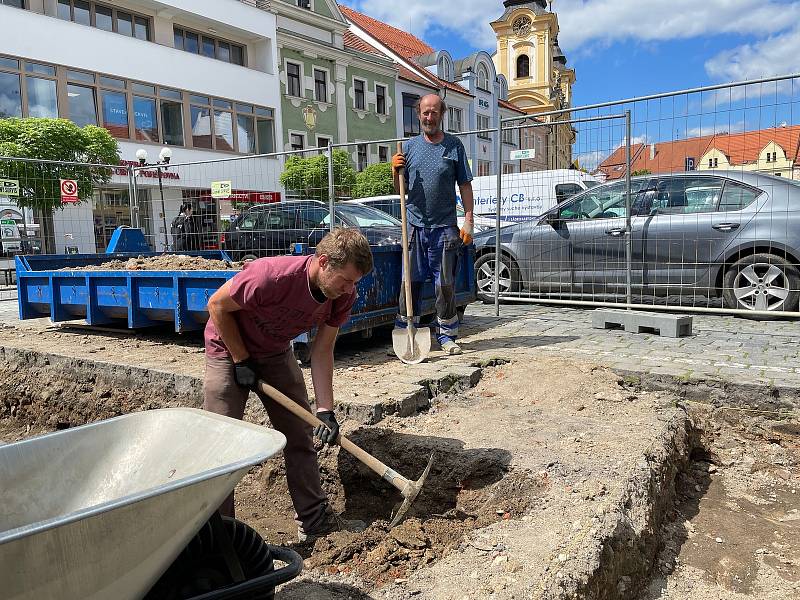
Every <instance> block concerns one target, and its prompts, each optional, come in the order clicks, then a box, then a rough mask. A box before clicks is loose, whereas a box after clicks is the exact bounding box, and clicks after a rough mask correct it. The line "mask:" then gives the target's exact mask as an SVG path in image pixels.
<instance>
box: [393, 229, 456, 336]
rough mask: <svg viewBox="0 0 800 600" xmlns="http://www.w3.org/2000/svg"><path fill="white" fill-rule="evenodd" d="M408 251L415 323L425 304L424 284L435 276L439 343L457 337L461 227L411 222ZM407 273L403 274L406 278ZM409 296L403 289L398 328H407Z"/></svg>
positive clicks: (417, 321)
mask: <svg viewBox="0 0 800 600" xmlns="http://www.w3.org/2000/svg"><path fill="white" fill-rule="evenodd" d="M408 234H409V238H410V239H409V254H410V258H411V306H412V308H413V314H414V324H415V325H416V324H418V323H419V314H420V309H421V307H422V306H421V305H422V302H421V300H422V287H423V284H424V283H425V281H427V280H428V279H432V280H433V283H434V286H435V289H436V337H437V339H438V340H439V343H440V344H441V343H443V342H445V341H447V340H448V339H450V340H455V339H456V337H457V336H458V312H457V310H456V289H455V279H456V269H457V268H458V255H459V252H460V251H461V246H462V242H461V238H460V237H459V229H458V227H456V226H455V225H453V226H449V227H417V226H415V225H409V227H408ZM405 277H406V275H405V273H403V278H404V279H405ZM407 322H408V318H407V317H406V297H405V293H404V291H403V289H402V288H401V290H400V312H399V314H398V315H397V318H396V319H395V327H398V328H401V329H402V328H405V327H406V326H407Z"/></svg>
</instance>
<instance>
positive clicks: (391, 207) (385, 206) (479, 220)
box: [347, 194, 512, 233]
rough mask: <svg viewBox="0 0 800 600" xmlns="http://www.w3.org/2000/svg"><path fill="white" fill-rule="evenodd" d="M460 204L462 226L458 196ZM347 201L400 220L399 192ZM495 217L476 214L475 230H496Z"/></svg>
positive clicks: (505, 223)
mask: <svg viewBox="0 0 800 600" xmlns="http://www.w3.org/2000/svg"><path fill="white" fill-rule="evenodd" d="M457 201H458V204H457V205H456V218H457V220H458V226H459V227H461V226H462V225H463V224H464V207H463V206H462V205H461V198H457ZM347 202H357V203H358V204H363V205H364V206H370V207H372V208H377V209H378V210H382V211H383V212H385V213H387V214H389V215H392V216H393V217H394V218H395V219H398V220H400V195H399V194H392V195H389V196H372V197H370V198H357V199H355V200H347ZM495 222H496V221H495V219H493V218H490V217H479V216H477V215H476V216H475V232H476V233H479V232H481V231H487V230H489V229H491V230H492V231H494V229H495ZM511 224H512V223H511V222H510V221H500V227H505V226H506V225H511Z"/></svg>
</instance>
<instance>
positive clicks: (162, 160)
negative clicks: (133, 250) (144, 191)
mask: <svg viewBox="0 0 800 600" xmlns="http://www.w3.org/2000/svg"><path fill="white" fill-rule="evenodd" d="M171 158H172V150H170V149H169V148H167V147H166V146H165V147H164V148H162V149H161V152H159V153H158V162H155V163H150V164H148V163H147V150H145V149H144V148H139V149H138V150H137V151H136V160H138V161H139V166H140V167H155V168H156V172H157V173H158V193H159V194H160V195H161V220H162V223H163V225H164V250H166V249H167V248H168V247H169V238H168V237H167V235H168V233H167V209H166V207H165V206H164V186H163V185H162V183H161V169H167V168H168V167H167V165H169V161H170V159H171Z"/></svg>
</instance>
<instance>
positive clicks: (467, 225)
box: [458, 219, 475, 245]
mask: <svg viewBox="0 0 800 600" xmlns="http://www.w3.org/2000/svg"><path fill="white" fill-rule="evenodd" d="M474 231H475V224H474V223H473V222H472V221H467V220H466V219H464V224H463V225H462V226H461V231H459V232H458V235H459V237H460V238H461V241H462V242H464V244H465V245H466V244H471V243H472V233H473V232H474Z"/></svg>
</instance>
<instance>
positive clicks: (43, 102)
mask: <svg viewBox="0 0 800 600" xmlns="http://www.w3.org/2000/svg"><path fill="white" fill-rule="evenodd" d="M25 81H26V88H27V91H28V115H27V116H29V117H47V118H50V119H56V118H58V100H57V95H56V82H55V80H53V79H41V78H39V77H26V78H25Z"/></svg>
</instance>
